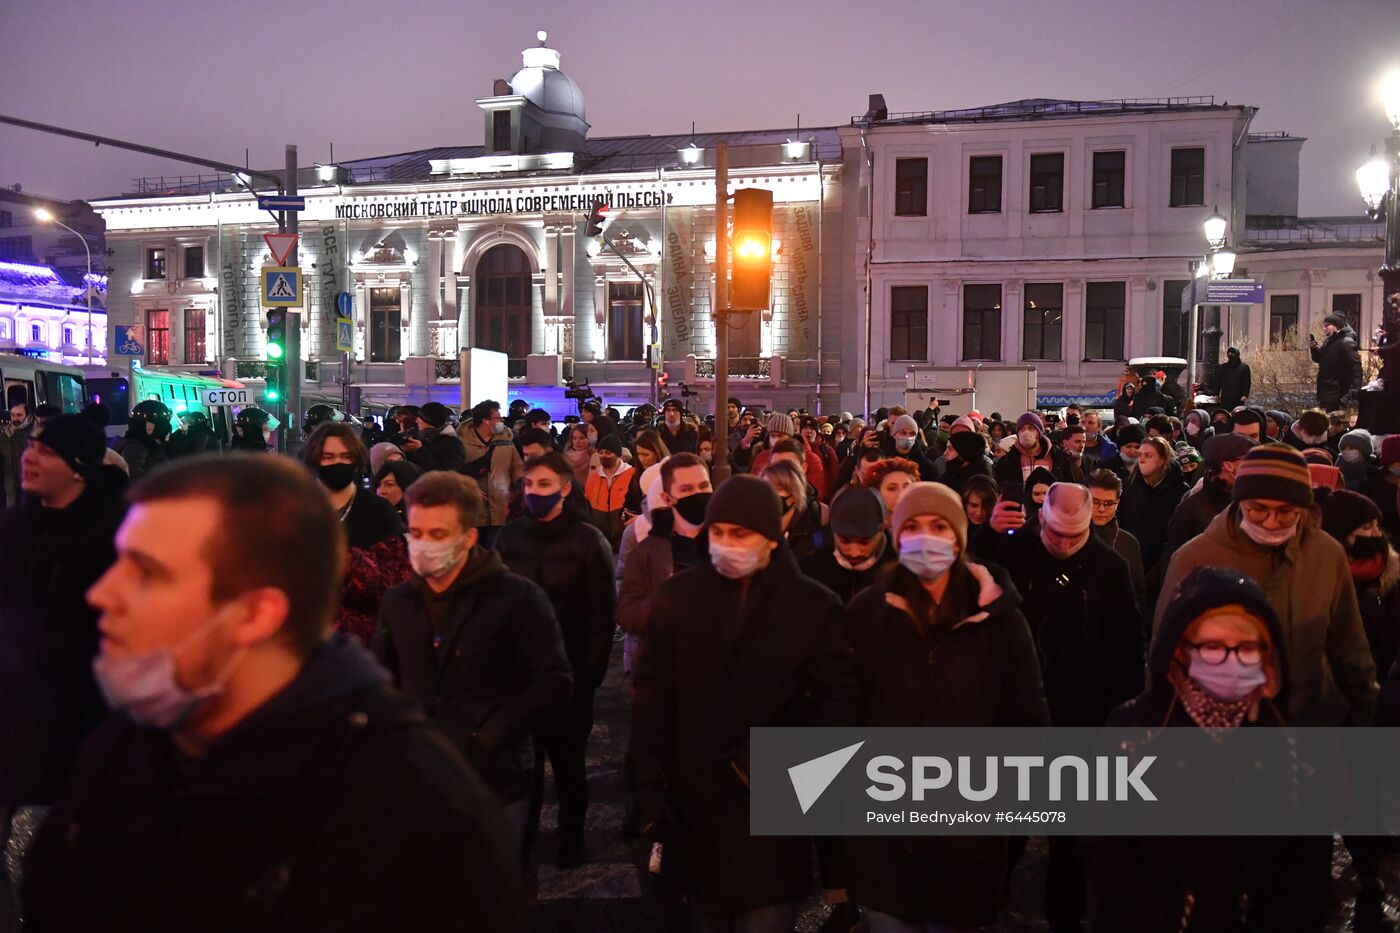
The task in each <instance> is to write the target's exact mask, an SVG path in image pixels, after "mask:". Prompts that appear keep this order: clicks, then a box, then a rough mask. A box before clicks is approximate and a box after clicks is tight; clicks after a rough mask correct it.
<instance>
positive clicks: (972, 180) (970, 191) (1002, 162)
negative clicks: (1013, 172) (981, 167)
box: [967, 152, 1006, 214]
mask: <svg viewBox="0 0 1400 933" xmlns="http://www.w3.org/2000/svg"><path fill="white" fill-rule="evenodd" d="M992 161H995V162H996V166H997V171H996V185H995V186H994V187H987V188H981V189H979V188H977V187H976V181H977V179H979V178H982V179H987V178H990V177H992V176H991V175H989V174H988V173H986V172H983V173H981V174H977V173H974V172H973V167H974V165H975V164H976V163H979V162H981V163H988V162H992ZM1005 185H1006V157H1005V156H1004V155H1003V154H1001V153H999V152H998V153H986V154H983V155H970V156H968V157H967V213H968V214H1000V213H1001V212H1002V200H1003V199H1002V189H1003V188H1004V187H1005ZM979 191H980V192H981V193H982V195H983V201H984V205H983V207H981V208H980V209H978V208H975V207H974V206H973V196H974V194H976V193H978V192H979ZM993 199H995V204H994V205H992V206H987V205H988V204H989V203H990V202H991V201H992V200H993Z"/></svg>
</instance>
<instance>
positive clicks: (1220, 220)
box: [1204, 207, 1230, 249]
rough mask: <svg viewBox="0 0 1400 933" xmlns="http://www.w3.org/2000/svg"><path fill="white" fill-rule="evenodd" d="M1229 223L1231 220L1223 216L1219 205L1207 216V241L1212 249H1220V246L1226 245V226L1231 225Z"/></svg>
mask: <svg viewBox="0 0 1400 933" xmlns="http://www.w3.org/2000/svg"><path fill="white" fill-rule="evenodd" d="M1229 223H1230V222H1229V221H1228V220H1226V219H1225V218H1224V217H1223V216H1221V214H1220V209H1219V208H1218V207H1217V208H1216V209H1215V211H1214V212H1213V213H1212V214H1211V215H1210V216H1209V217H1207V218H1206V222H1205V224H1204V226H1205V230H1206V242H1207V243H1209V244H1210V248H1211V249H1219V248H1220V247H1222V246H1224V245H1225V228H1226V227H1227V226H1228V225H1229Z"/></svg>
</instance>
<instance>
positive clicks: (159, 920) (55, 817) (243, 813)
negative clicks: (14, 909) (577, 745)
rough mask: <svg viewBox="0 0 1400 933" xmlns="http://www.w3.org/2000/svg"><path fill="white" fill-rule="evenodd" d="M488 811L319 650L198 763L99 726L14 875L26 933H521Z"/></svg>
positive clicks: (498, 828)
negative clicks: (472, 932)
mask: <svg viewBox="0 0 1400 933" xmlns="http://www.w3.org/2000/svg"><path fill="white" fill-rule="evenodd" d="M517 864H518V858H517V857H516V855H515V852H514V848H513V846H512V844H511V840H510V838H509V837H508V835H507V829H506V826H505V824H504V821H503V820H502V818H501V814H500V810H499V807H498V805H497V804H496V802H495V801H494V800H493V799H491V796H490V794H489V793H488V792H487V790H486V788H485V787H484V786H483V785H482V783H481V781H480V780H479V779H478V778H477V776H476V775H474V774H473V773H472V772H471V770H470V769H469V768H467V766H466V764H465V763H464V762H463V761H462V759H461V757H460V756H458V755H457V753H456V752H455V751H454V750H453V749H452V748H451V747H450V746H449V745H448V744H447V743H446V742H445V741H444V740H443V738H442V735H441V734H440V733H439V732H438V731H437V730H436V729H434V728H433V727H432V726H431V725H430V724H429V722H428V721H427V719H425V718H424V716H423V714H422V712H421V711H420V710H419V709H418V708H417V706H416V704H414V703H413V702H412V701H411V700H408V699H406V698H404V697H402V696H400V695H399V694H397V693H395V692H394V691H393V690H391V689H390V688H389V686H388V685H387V684H386V683H385V675H384V671H383V670H382V669H381V668H380V667H379V666H378V665H377V664H375V663H374V659H373V658H372V657H370V656H369V655H368V653H367V652H365V651H364V649H362V648H359V647H358V646H357V645H354V644H353V642H351V641H349V640H348V639H346V638H345V637H344V636H337V637H336V638H335V639H333V640H331V641H330V642H327V643H325V644H323V645H321V646H320V647H318V648H316V649H315V651H313V652H312V654H311V655H310V657H308V658H307V660H306V662H305V664H304V665H303V666H302V668H301V671H300V673H298V674H297V676H296V678H295V679H294V680H293V681H292V682H291V684H289V685H288V686H287V687H286V688H284V689H283V690H282V691H281V692H280V693H278V694H277V695H276V696H274V697H273V698H272V699H271V700H269V701H267V703H265V704H264V705H263V706H261V707H260V708H258V709H257V710H256V711H254V712H253V713H252V714H251V715H249V716H248V717H246V718H245V719H244V720H242V721H241V722H239V723H238V724H237V725H235V726H234V727H233V729H232V730H230V731H229V732H228V733H227V734H225V735H223V736H222V737H220V738H219V739H218V740H216V741H215V742H214V744H213V745H212V746H210V748H209V750H208V751H207V752H206V753H205V754H204V755H203V756H201V757H200V758H199V759H197V760H194V761H190V760H187V759H185V758H184V757H183V756H182V755H180V753H178V752H177V751H175V750H174V748H173V747H172V744H171V740H170V738H169V736H168V734H166V733H164V732H160V731H157V730H154V729H149V728H143V727H139V726H136V725H134V724H133V723H132V722H131V720H130V719H128V718H127V717H126V716H125V715H122V714H116V715H113V716H112V717H110V718H109V719H108V720H107V721H106V722H105V723H104V724H103V726H102V727H101V729H100V730H99V731H98V732H96V733H94V735H93V736H92V738H91V739H90V740H89V741H88V742H87V743H86V744H85V745H84V748H83V752H82V755H81V757H80V761H79V765H78V768H77V771H76V774H75V777H74V780H73V782H72V783H71V784H70V785H69V786H68V788H67V790H66V791H65V792H64V794H63V796H62V797H61V798H60V800H59V802H58V804H57V806H56V807H55V810H54V812H53V814H52V815H51V817H50V818H49V819H48V821H47V822H46V823H45V825H44V827H43V828H42V829H41V830H40V831H39V833H38V836H37V838H36V839H35V841H34V843H33V846H32V847H31V849H30V853H29V857H28V860H27V862H26V865H25V869H24V882H25V884H24V907H25V913H26V915H27V917H28V922H27V923H26V924H25V929H26V930H28V929H31V928H32V929H33V930H34V931H36V933H41V931H42V933H57V931H73V933H78V931H87V930H105V931H111V933H136V931H140V933H186V931H191V930H199V931H202V933H235V931H246V930H265V931H269V933H301V931H305V930H341V931H347V933H353V931H363V933H371V931H373V933H382V931H419V930H442V929H453V928H456V929H461V928H463V926H464V925H471V926H472V928H473V929H480V930H492V931H501V933H507V931H509V933H525V931H526V930H528V929H529V924H528V921H527V917H526V898H525V890H524V884H523V881H522V879H521V877H520V873H519V870H518V868H517V867H516V866H517Z"/></svg>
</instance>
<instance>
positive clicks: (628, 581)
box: [617, 509, 704, 635]
mask: <svg viewBox="0 0 1400 933" xmlns="http://www.w3.org/2000/svg"><path fill="white" fill-rule="evenodd" d="M670 514H671V511H670V509H662V510H658V511H656V512H653V513H652V515H653V518H654V519H655V518H658V517H659V516H661V515H665V516H667V519H666V520H664V521H661V520H658V521H655V522H654V524H653V525H652V528H651V533H650V534H648V535H647V536H646V537H645V538H643V539H642V540H640V541H638V542H637V543H636V544H634V545H633V546H632V547H631V548H630V549H629V551H628V554H627V562H626V565H625V566H624V567H623V570H622V572H621V574H620V578H621V583H620V585H619V587H618V593H617V624H618V625H619V626H620V627H621V628H622V630H623V631H624V632H626V633H627V634H629V635H644V634H646V628H647V620H648V619H650V618H651V607H652V603H653V602H654V601H655V599H656V593H657V590H658V589H660V587H661V584H662V583H665V582H666V581H667V580H669V579H670V578H671V576H672V575H673V574H674V573H675V572H676V552H677V549H678V548H683V549H684V550H682V552H681V553H682V555H689V556H690V562H689V563H686V564H685V565H684V566H682V567H681V568H680V569H682V570H685V569H688V568H689V567H692V566H695V565H697V564H698V563H700V562H701V561H702V560H703V559H704V556H703V553H704V552H703V544H699V543H696V542H698V541H699V539H698V538H695V539H689V540H688V541H680V540H679V538H680V536H678V535H677V534H676V532H675V524H674V522H673V521H671V520H670V518H669V516H670Z"/></svg>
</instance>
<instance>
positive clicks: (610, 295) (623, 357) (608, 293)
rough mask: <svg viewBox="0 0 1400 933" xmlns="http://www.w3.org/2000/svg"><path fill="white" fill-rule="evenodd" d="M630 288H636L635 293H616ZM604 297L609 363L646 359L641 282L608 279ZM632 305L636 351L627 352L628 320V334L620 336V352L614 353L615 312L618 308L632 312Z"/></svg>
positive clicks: (644, 291) (643, 296)
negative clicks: (635, 330) (606, 305)
mask: <svg viewBox="0 0 1400 933" xmlns="http://www.w3.org/2000/svg"><path fill="white" fill-rule="evenodd" d="M631 289H635V290H636V293H635V295H632V294H628V295H626V296H621V295H619V294H618V292H620V291H621V290H631ZM604 298H605V300H606V301H607V303H608V313H607V354H608V355H607V360H608V362H610V363H636V362H639V361H645V360H646V354H647V349H646V348H647V334H646V290H645V289H644V288H643V287H642V283H641V282H636V281H632V282H626V281H616V282H615V281H609V282H608V283H607V284H606V285H605V291H604ZM634 306H635V313H636V322H637V341H638V345H637V348H636V352H635V353H632V354H629V353H628V352H627V351H628V349H629V347H628V344H629V343H630V342H631V341H630V339H629V335H630V324H631V322H630V321H629V322H627V323H628V324H629V327H628V334H624V336H623V337H622V346H621V348H620V349H621V352H620V353H617V354H614V352H613V350H614V341H615V340H616V339H617V335H616V334H615V328H616V326H617V321H616V314H617V312H618V310H619V309H626V310H627V312H628V313H629V314H630V313H631V312H632V309H633V307H634Z"/></svg>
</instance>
